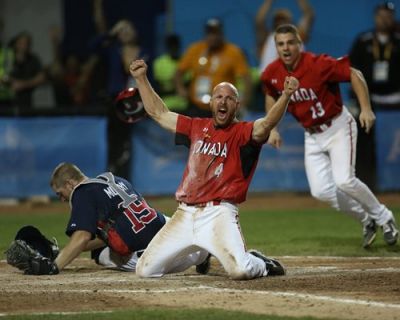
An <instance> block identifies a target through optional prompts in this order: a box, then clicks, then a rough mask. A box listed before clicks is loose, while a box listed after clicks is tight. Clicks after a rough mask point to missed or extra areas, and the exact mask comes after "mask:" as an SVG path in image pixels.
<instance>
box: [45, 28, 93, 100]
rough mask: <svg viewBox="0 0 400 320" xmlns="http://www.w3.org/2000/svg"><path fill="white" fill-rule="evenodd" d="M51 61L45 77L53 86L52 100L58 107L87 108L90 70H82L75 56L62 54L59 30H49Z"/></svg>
mask: <svg viewBox="0 0 400 320" xmlns="http://www.w3.org/2000/svg"><path fill="white" fill-rule="evenodd" d="M49 35H50V41H51V44H52V49H53V61H52V63H51V65H50V66H49V67H48V68H47V77H48V79H49V80H50V82H51V84H52V86H53V92H54V98H55V102H56V105H57V106H58V107H69V108H71V107H73V106H81V107H82V106H87V105H88V103H89V100H88V98H89V80H90V70H89V69H88V68H84V65H83V64H82V63H81V61H80V58H79V57H78V56H77V55H75V54H67V55H65V54H63V52H62V48H61V30H60V28H59V27H52V28H51V29H50V33H49Z"/></svg>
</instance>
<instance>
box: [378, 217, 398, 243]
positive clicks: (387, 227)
mask: <svg viewBox="0 0 400 320" xmlns="http://www.w3.org/2000/svg"><path fill="white" fill-rule="evenodd" d="M382 231H383V239H384V240H385V242H386V243H387V244H388V245H390V246H393V245H395V244H396V242H397V238H398V237H399V230H397V228H396V223H395V222H394V220H392V219H391V220H389V221H388V222H386V223H385V224H384V225H382Z"/></svg>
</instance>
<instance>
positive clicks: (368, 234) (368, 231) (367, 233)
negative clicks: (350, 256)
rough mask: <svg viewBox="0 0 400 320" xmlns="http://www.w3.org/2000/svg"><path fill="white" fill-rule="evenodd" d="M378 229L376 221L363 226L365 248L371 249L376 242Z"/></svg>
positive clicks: (367, 222)
mask: <svg viewBox="0 0 400 320" xmlns="http://www.w3.org/2000/svg"><path fill="white" fill-rule="evenodd" d="M377 230H378V227H377V225H376V223H375V220H372V219H371V220H369V221H366V222H365V223H364V225H363V237H364V239H363V248H369V246H370V245H371V244H372V242H374V240H375V237H376V231H377Z"/></svg>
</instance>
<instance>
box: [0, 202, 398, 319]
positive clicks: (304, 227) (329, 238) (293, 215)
mask: <svg viewBox="0 0 400 320" xmlns="http://www.w3.org/2000/svg"><path fill="white" fill-rule="evenodd" d="M391 209H392V210H393V211H394V212H396V213H397V214H396V218H397V221H400V214H399V213H400V208H391ZM9 211H10V212H9V214H8V213H4V210H3V213H1V214H0V237H1V238H0V250H1V252H4V250H5V249H6V248H7V247H8V245H9V244H10V242H11V241H12V239H13V238H14V236H15V233H16V231H17V230H18V229H19V228H20V227H21V226H23V225H27V224H31V225H34V226H36V227H38V228H39V229H40V230H41V231H42V232H43V233H44V234H45V235H46V236H48V237H53V236H54V237H56V238H57V239H58V242H59V244H60V246H61V247H63V246H64V245H65V244H66V242H67V241H68V238H67V237H66V236H65V234H64V230H65V226H66V224H67V222H68V218H69V215H68V213H67V212H66V213H65V214H62V213H46V214H40V213H35V214H33V215H32V214H31V213H29V212H26V214H21V213H18V214H13V212H12V211H13V209H12V207H10V209H9ZM240 221H241V226H242V231H243V234H244V237H245V239H246V243H247V247H248V248H255V249H258V250H261V251H263V252H265V253H266V254H268V255H270V256H286V255H290V256H293V255H294V256H296V255H299V256H303V255H319V256H367V257H368V256H399V254H400V246H399V244H397V245H395V246H392V247H388V246H386V245H385V243H384V241H383V239H382V233H381V232H380V233H379V235H378V237H377V239H376V241H375V243H374V244H373V247H372V248H371V249H369V250H365V249H363V248H362V247H361V241H362V230H361V226H360V225H359V224H358V223H357V222H356V221H355V220H352V219H351V218H349V217H348V216H346V215H344V214H342V213H339V212H336V211H334V210H331V209H327V208H324V209H321V208H319V209H303V208H301V209H296V210H252V211H249V210H245V209H241V211H240ZM2 257H3V259H4V255H3V256H2ZM5 318H9V319H39V317H38V316H37V315H36V316H35V315H26V316H13V317H3V319H5ZM72 318H73V319H85V320H87V319H96V320H100V319H152V320H153V319H178V320H179V319H192V320H201V319H227V318H232V319H246V320H251V319H271V320H281V319H303V320H305V319H313V318H304V317H303V318H288V317H275V316H261V315H255V314H248V313H238V312H226V311H222V310H204V309H203V310H201V311H199V310H188V309H140V310H128V311H117V312H112V313H99V314H79V315H77V314H74V315H60V314H48V315H40V319H72ZM318 319H322V318H318ZM324 319H328V318H324Z"/></svg>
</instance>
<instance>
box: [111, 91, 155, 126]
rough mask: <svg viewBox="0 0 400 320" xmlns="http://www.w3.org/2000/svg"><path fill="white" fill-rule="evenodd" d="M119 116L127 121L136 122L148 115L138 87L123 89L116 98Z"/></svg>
mask: <svg viewBox="0 0 400 320" xmlns="http://www.w3.org/2000/svg"><path fill="white" fill-rule="evenodd" d="M115 108H116V111H115V112H116V113H117V116H118V118H119V119H120V120H121V121H123V122H126V123H135V122H137V121H139V120H140V119H142V118H143V117H145V116H146V115H147V113H146V110H145V109H144V106H143V102H142V99H141V97H140V94H139V90H138V89H137V88H127V89H124V90H122V91H121V92H120V93H119V94H118V96H117V97H116V98H115Z"/></svg>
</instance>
